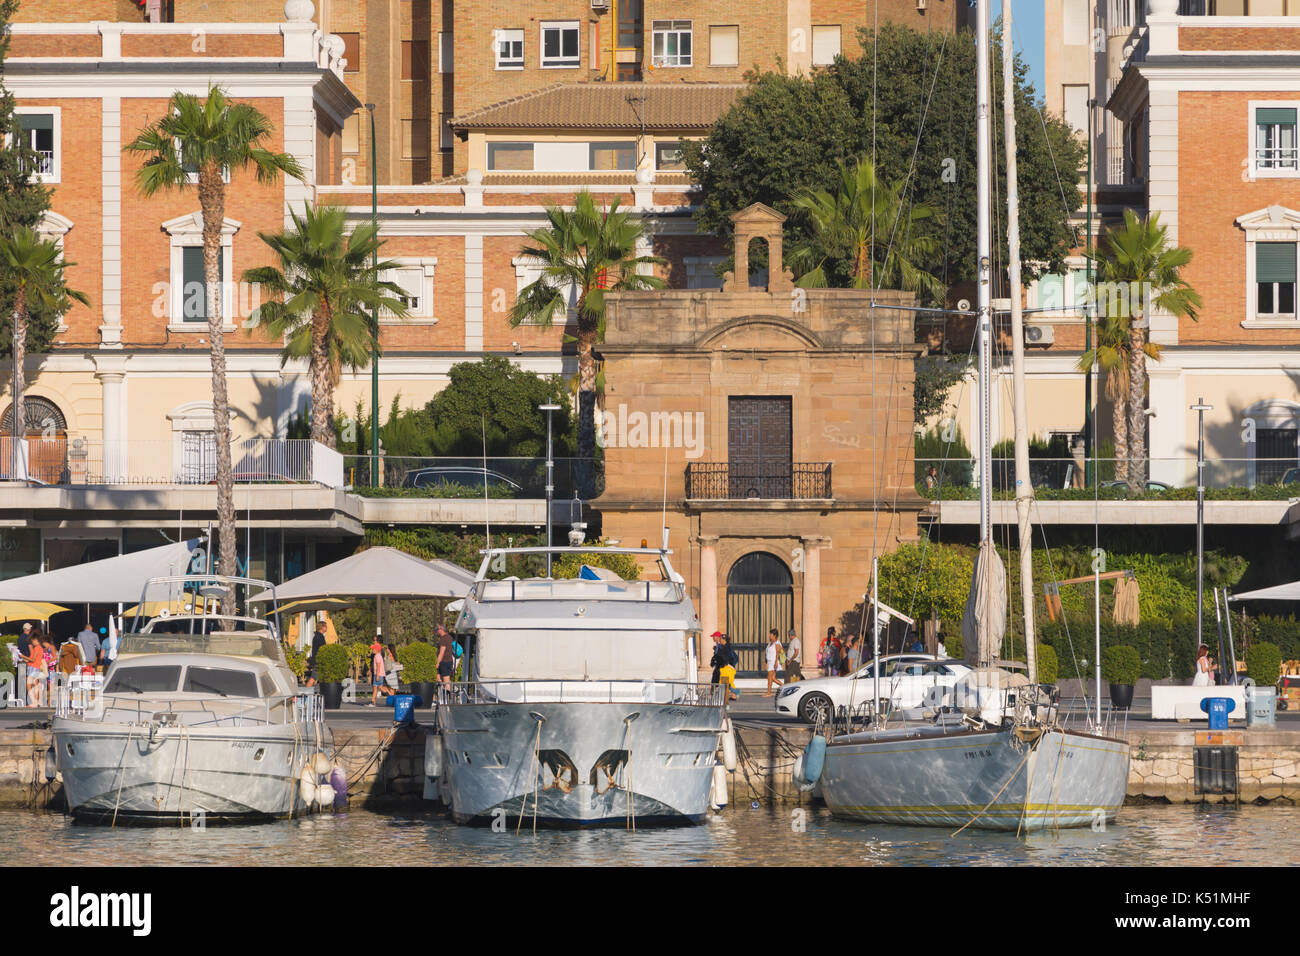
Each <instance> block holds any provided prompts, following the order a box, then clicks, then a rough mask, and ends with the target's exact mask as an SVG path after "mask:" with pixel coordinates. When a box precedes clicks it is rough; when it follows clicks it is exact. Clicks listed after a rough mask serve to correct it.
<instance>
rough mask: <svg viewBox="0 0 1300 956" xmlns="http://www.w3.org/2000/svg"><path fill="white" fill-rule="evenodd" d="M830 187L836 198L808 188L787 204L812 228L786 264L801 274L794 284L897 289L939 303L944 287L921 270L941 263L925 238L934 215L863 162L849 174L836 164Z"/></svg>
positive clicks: (935, 246) (930, 238)
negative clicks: (834, 175) (833, 183)
mask: <svg viewBox="0 0 1300 956" xmlns="http://www.w3.org/2000/svg"><path fill="white" fill-rule="evenodd" d="M835 185H836V191H835V192H834V193H830V192H828V191H827V190H825V189H805V190H803V191H802V192H800V193H799V194H798V195H796V196H795V197H794V199H793V201H792V205H793V207H794V209H795V210H797V211H799V212H802V213H804V214H805V215H806V216H807V218H808V220H809V224H810V226H811V230H810V232H809V234H808V237H807V238H803V239H800V240H798V241H796V242H794V243H792V244H791V249H790V263H791V265H792V266H793V267H794V268H796V269H800V270H801V271H802V272H803V275H801V276H800V278H799V281H798V282H796V283H795V284H796V285H799V286H801V287H803V288H806V289H822V288H826V287H828V286H835V285H842V284H845V283H847V285H848V286H849V287H850V288H853V289H870V288H872V287H873V286H874V287H877V288H880V287H890V288H893V287H897V288H901V289H906V290H908V291H911V292H921V293H924V294H925V295H926V296H927V297H929V298H930V299H940V298H942V297H943V294H944V291H945V290H944V287H943V283H942V282H941V281H939V279H938V278H937V277H936V276H934V275H933V274H931V273H930V272H928V271H927V270H926V268H925V267H924V265H923V263H926V262H934V261H937V260H938V259H939V258H940V254H939V253H940V250H939V240H938V238H937V237H936V236H935V235H934V234H933V233H932V232H931V231H930V230H931V228H932V226H933V224H934V222H935V221H936V215H935V211H934V209H933V208H931V207H930V206H927V205H925V204H924V203H915V204H913V203H909V202H908V201H907V200H906V199H905V198H904V197H903V195H902V190H901V188H899V187H897V186H890V185H889V184H887V183H884V182H881V181H880V179H879V177H878V176H877V174H876V168H875V167H874V166H873V165H872V164H871V161H870V160H869V159H866V158H863V159H860V160H858V162H857V163H856V164H854V165H853V166H852V167H849V166H845V165H844V164H843V163H840V164H839V177H838V181H837V182H836V184H835Z"/></svg>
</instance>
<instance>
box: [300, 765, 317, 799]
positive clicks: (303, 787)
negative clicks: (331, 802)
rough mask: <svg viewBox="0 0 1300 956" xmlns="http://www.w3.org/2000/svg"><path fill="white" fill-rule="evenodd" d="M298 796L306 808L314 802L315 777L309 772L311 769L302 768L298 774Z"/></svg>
mask: <svg viewBox="0 0 1300 956" xmlns="http://www.w3.org/2000/svg"><path fill="white" fill-rule="evenodd" d="M298 796H300V797H302V802H303V803H305V804H307V805H308V806H311V805H312V804H313V803H315V802H316V775H315V774H314V773H312V772H311V767H303V768H302V773H300V774H298Z"/></svg>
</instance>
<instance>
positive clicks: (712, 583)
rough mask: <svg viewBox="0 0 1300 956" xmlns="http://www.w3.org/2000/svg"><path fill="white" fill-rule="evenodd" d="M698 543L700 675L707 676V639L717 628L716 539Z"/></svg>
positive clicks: (709, 647) (705, 538) (709, 641)
mask: <svg viewBox="0 0 1300 956" xmlns="http://www.w3.org/2000/svg"><path fill="white" fill-rule="evenodd" d="M697 540H698V541H699V542H700V631H701V635H702V636H701V639H700V659H699V668H700V673H701V674H703V675H709V674H711V673H712V670H713V669H712V668H711V667H709V666H708V665H709V658H710V657H712V656H713V639H712V638H711V637H709V635H710V634H712V633H713V632H714V631H717V630H720V628H719V627H718V539H717V537H716V536H713V535H701V536H700V537H699V538H698V539H697Z"/></svg>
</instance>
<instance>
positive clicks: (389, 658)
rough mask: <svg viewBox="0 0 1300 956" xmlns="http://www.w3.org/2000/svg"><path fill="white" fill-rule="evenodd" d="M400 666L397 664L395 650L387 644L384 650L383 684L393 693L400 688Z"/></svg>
mask: <svg viewBox="0 0 1300 956" xmlns="http://www.w3.org/2000/svg"><path fill="white" fill-rule="evenodd" d="M402 666H403V665H401V664H399V663H398V662H397V648H395V647H394V646H393V645H392V644H389V645H388V646H387V647H385V648H384V682H385V683H387V684H388V686H389V688H391V689H392V690H393V691H394V692H396V691H397V690H398V689H399V688H400V687H401V683H402V678H401V674H399V673H398V672H399V671H400V670H401V669H402Z"/></svg>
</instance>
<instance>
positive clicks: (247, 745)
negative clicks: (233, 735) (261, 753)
mask: <svg viewBox="0 0 1300 956" xmlns="http://www.w3.org/2000/svg"><path fill="white" fill-rule="evenodd" d="M256 745H257V741H255V740H234V741H231V743H230V749H231V750H252V749H253V748H254V747H255V746H256Z"/></svg>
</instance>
